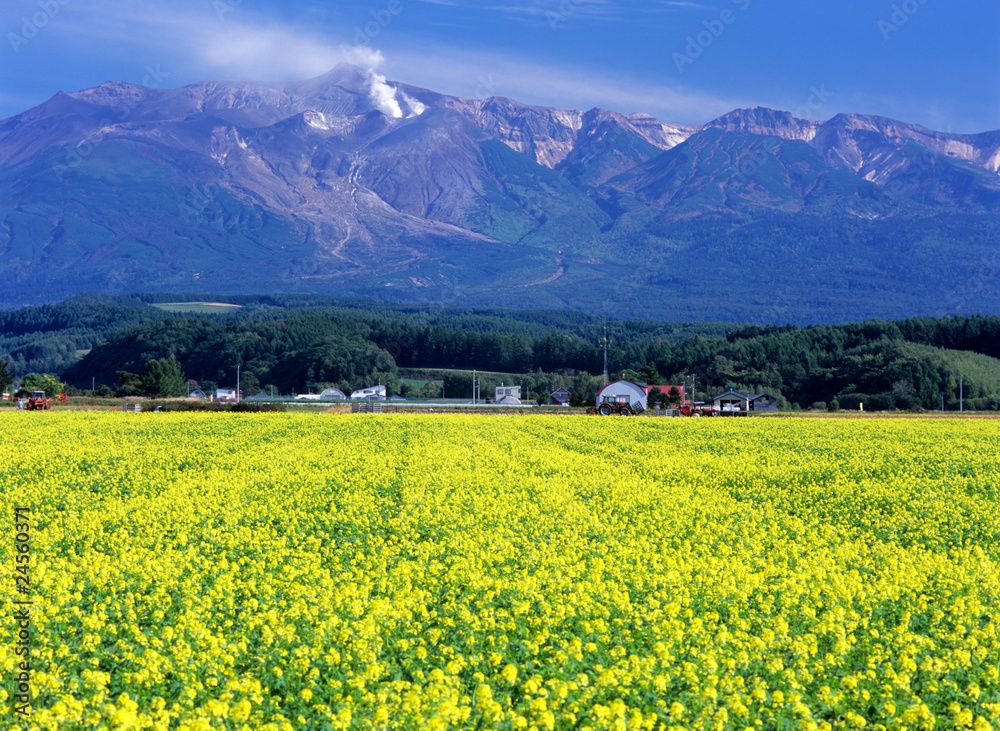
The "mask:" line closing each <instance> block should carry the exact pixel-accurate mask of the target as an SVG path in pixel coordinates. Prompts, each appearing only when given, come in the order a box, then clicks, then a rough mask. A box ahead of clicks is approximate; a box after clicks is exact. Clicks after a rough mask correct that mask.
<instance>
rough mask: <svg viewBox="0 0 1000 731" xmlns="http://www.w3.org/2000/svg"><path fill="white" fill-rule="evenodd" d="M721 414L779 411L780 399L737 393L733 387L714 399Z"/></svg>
mask: <svg viewBox="0 0 1000 731" xmlns="http://www.w3.org/2000/svg"><path fill="white" fill-rule="evenodd" d="M712 403H713V404H715V408H717V409H718V410H719V413H722V414H727V413H733V412H738V411H746V412H750V411H761V412H766V411H777V410H778V399H776V398H775V397H774V396H772V395H771V394H769V393H749V392H747V391H737V390H735V389H734V388H733V387H732V386H730V387H729V390H728V391H726V392H725V393H721V394H719V395H718V396H716V397H714V398H713V399H712Z"/></svg>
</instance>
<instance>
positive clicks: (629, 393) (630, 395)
mask: <svg viewBox="0 0 1000 731" xmlns="http://www.w3.org/2000/svg"><path fill="white" fill-rule="evenodd" d="M605 396H614V397H615V398H616V399H617V400H619V401H621V400H623V399H624V398H627V400H628V403H629V404H631V405H632V407H633V408H636V407H637V406H641V407H642V408H641V409H637V410H642V411H645V409H646V404H647V400H648V398H649V394H648V393H647V392H646V384H645V383H633V382H632V381H624V380H622V381H612V382H611V383H609V384H608V385H607V386H605V387H604V388H602V389H601V390H600V391H598V392H597V399H596V400H595V402H594V405H595V406H600V404H601V401H602V400H603V399H604V397H605Z"/></svg>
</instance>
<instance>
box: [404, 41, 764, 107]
mask: <svg viewBox="0 0 1000 731" xmlns="http://www.w3.org/2000/svg"><path fill="white" fill-rule="evenodd" d="M386 58H387V60H386V68H385V71H386V73H387V74H389V75H391V76H393V77H394V78H395V79H396V80H397V81H403V82H406V83H409V84H413V85H416V86H424V87H427V88H430V89H433V90H434V91H438V92H442V93H447V94H452V95H454V96H462V97H488V96H506V97H510V98H512V99H517V100H518V101H521V102H527V103H530V104H540V105H545V106H556V107H564V108H570V109H581V110H586V109H590V108H592V107H603V108H606V109H612V110H614V111H617V112H623V113H630V112H643V113H646V114H652V115H653V116H655V117H657V118H658V119H660V120H661V121H663V122H668V123H678V124H692V125H697V124H704V123H705V122H708V121H710V120H711V119H714V118H715V117H717V116H719V115H721V114H725V113H726V112H729V111H731V110H733V109H735V108H737V107H740V106H753V105H754V104H755V102H753V101H752V100H748V99H741V98H721V97H717V96H713V95H711V94H705V93H702V92H697V91H691V90H688V89H685V88H683V87H679V86H675V85H672V84H668V83H663V82H657V81H655V80H654V81H650V80H644V79H636V78H633V77H630V76H627V75H621V74H616V73H615V72H613V71H605V72H600V71H595V70H594V69H592V68H580V67H578V66H559V65H555V64H548V63H542V62H539V61H530V60H525V59H522V58H512V57H508V56H503V55H498V54H482V53H473V52H469V51H464V52H456V51H454V50H449V49H441V48H438V49H430V48H421V49H419V50H417V51H402V50H397V51H394V52H392V53H390V54H388V55H387V57H386Z"/></svg>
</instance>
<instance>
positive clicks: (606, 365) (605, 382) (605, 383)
mask: <svg viewBox="0 0 1000 731" xmlns="http://www.w3.org/2000/svg"><path fill="white" fill-rule="evenodd" d="M604 385H605V386H607V385H608V321H607V320H605V321H604Z"/></svg>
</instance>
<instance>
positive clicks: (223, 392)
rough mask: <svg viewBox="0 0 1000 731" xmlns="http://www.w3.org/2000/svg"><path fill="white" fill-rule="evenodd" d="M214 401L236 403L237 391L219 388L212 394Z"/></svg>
mask: <svg viewBox="0 0 1000 731" xmlns="http://www.w3.org/2000/svg"><path fill="white" fill-rule="evenodd" d="M212 399H213V400H214V401H236V389H233V388H217V389H215V393H214V394H212Z"/></svg>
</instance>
